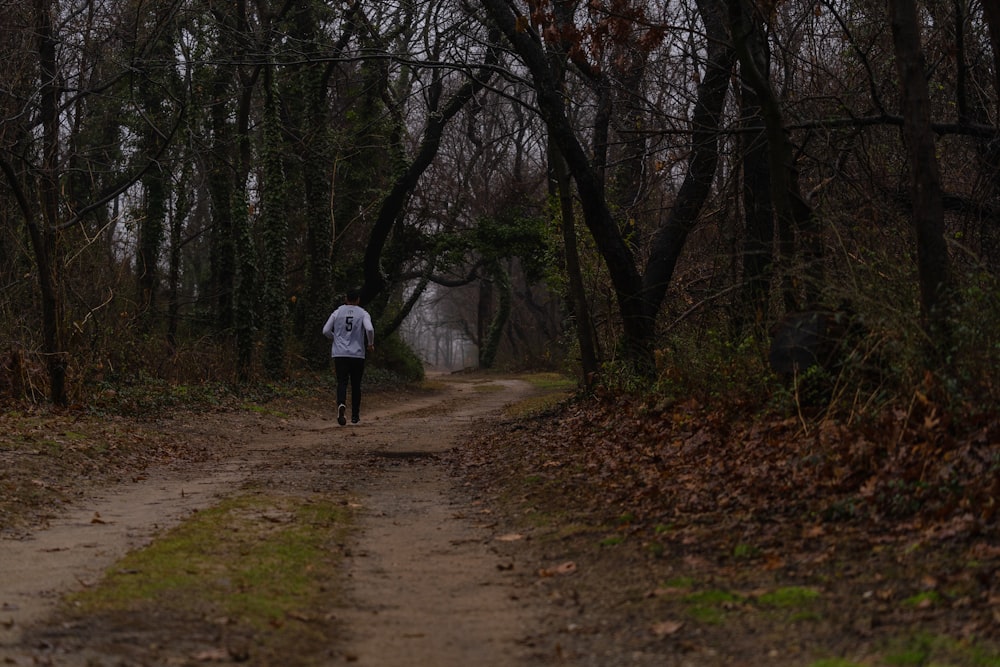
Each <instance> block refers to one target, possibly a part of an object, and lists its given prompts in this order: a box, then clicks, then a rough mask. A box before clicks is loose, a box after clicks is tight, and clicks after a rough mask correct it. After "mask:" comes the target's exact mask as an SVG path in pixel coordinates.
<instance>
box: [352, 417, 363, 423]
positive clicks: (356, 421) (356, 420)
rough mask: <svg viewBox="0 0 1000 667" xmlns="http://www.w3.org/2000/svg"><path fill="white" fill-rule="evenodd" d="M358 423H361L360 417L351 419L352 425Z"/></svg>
mask: <svg viewBox="0 0 1000 667" xmlns="http://www.w3.org/2000/svg"><path fill="white" fill-rule="evenodd" d="M359 421H361V417H351V423H352V424H357V423H358V422H359Z"/></svg>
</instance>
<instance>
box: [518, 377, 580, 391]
mask: <svg viewBox="0 0 1000 667" xmlns="http://www.w3.org/2000/svg"><path fill="white" fill-rule="evenodd" d="M518 379H519V380H524V381H525V382H527V383H529V384H530V385H531V386H533V387H535V388H536V389H542V390H544V391H569V392H572V391H576V387H577V384H576V380H574V379H573V378H571V377H568V376H566V375H563V374H561V373H528V374H525V375H519V376H518Z"/></svg>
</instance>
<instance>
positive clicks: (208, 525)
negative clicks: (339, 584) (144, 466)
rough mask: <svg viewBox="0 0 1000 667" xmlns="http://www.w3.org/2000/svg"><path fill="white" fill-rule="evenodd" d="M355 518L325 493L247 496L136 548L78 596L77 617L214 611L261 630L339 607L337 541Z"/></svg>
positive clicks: (74, 608) (74, 606)
mask: <svg viewBox="0 0 1000 667" xmlns="http://www.w3.org/2000/svg"><path fill="white" fill-rule="evenodd" d="M347 526H348V516H347V514H346V510H345V509H344V507H343V505H341V504H340V503H339V502H336V501H334V500H333V499H330V498H325V497H310V498H300V497H294V498H293V497H285V496H268V495H245V496H239V497H236V498H231V499H229V500H226V501H224V502H223V503H221V504H219V505H218V506H216V507H213V508H211V509H208V510H205V511H203V512H200V513H198V514H197V515H195V516H194V517H193V518H192V519H191V520H189V521H187V522H185V523H183V524H182V525H180V526H178V527H177V528H175V529H173V530H172V531H170V532H168V533H167V534H165V535H163V536H162V537H161V538H160V539H157V540H156V541H155V542H153V544H151V545H150V546H149V547H147V548H145V549H142V550H140V551H135V552H132V553H130V554H128V555H127V556H126V557H125V558H123V559H122V560H121V561H120V562H118V563H116V564H115V565H114V567H112V568H111V569H110V570H109V571H108V572H107V573H106V575H105V577H104V579H103V581H102V582H101V583H100V584H99V585H98V586H95V587H93V588H91V589H88V590H86V591H83V592H81V593H79V594H76V595H74V596H72V597H71V598H70V599H69V600H68V602H69V603H70V606H69V608H70V609H71V610H72V613H75V614H80V615H83V616H89V615H92V614H96V613H101V612H109V613H113V612H134V611H141V610H142V609H144V608H146V607H147V606H150V605H152V606H155V607H156V608H157V609H159V610H162V609H169V610H170V611H171V612H173V613H175V614H180V615H190V614H197V615H202V614H206V613H208V614H213V615H219V616H225V617H228V618H232V619H236V620H237V621H238V622H240V623H241V624H245V625H247V626H250V627H252V628H254V629H255V630H257V631H266V630H267V629H268V628H273V627H275V624H280V623H281V622H283V621H284V619H285V618H286V617H287V616H288V615H289V614H292V613H293V612H296V613H305V612H303V610H310V609H314V608H316V607H321V606H323V605H326V604H328V603H329V591H328V590H327V589H328V587H329V583H330V582H331V581H334V580H335V578H336V574H337V565H338V562H339V557H338V555H337V554H338V551H337V550H336V549H335V548H334V546H335V543H336V542H337V541H339V540H342V539H343V536H344V534H345V532H346V529H347Z"/></svg>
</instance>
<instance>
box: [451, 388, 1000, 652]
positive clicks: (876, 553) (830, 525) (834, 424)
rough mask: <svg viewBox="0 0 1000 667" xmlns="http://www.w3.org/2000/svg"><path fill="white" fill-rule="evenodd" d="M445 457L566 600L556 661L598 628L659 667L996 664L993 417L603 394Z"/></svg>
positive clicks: (929, 406)
mask: <svg viewBox="0 0 1000 667" xmlns="http://www.w3.org/2000/svg"><path fill="white" fill-rule="evenodd" d="M457 465H458V466H459V468H460V470H461V473H462V474H463V475H466V476H468V477H469V478H470V479H471V480H472V482H471V483H472V485H473V487H474V488H476V489H477V491H478V492H479V493H480V494H481V498H482V500H483V502H484V503H485V504H486V505H487V506H489V507H490V508H492V510H493V511H495V512H496V514H497V516H498V517H499V518H498V520H499V521H500V522H501V523H502V524H503V529H504V530H507V531H509V532H510V533H512V534H515V535H523V536H525V537H527V538H530V542H531V543H532V544H533V545H534V547H533V548H534V549H535V554H536V557H537V559H538V571H537V573H538V576H539V581H540V582H541V583H542V584H543V585H544V586H547V587H548V588H547V590H548V591H549V594H550V596H551V597H552V599H553V600H557V601H558V602H559V604H569V606H572V607H576V608H577V612H578V614H579V618H577V617H573V616H571V618H573V619H574V620H572V621H568V622H567V625H566V628H567V630H566V636H565V642H566V646H565V647H564V650H566V651H567V652H568V653H571V654H572V653H573V652H574V651H575V652H576V655H578V656H580V655H589V654H593V653H594V651H595V650H598V648H597V647H598V646H599V644H600V641H604V642H606V641H607V640H608V635H609V634H611V635H612V636H614V637H615V641H617V642H619V643H624V645H625V647H626V648H627V649H628V650H631V651H633V652H634V653H635V654H636V655H644V654H645V655H655V654H660V655H670V656H687V657H686V658H684V659H681V658H676V657H675V658H673V659H674V660H675V662H670V661H668V662H667V663H663V664H691V665H701V664H712V665H714V664H747V665H756V664H782V665H786V664H787V665H816V666H819V665H824V666H827V667H830V666H835V665H839V666H841V667H849V666H851V665H882V664H891V665H929V664H933V665H979V666H982V665H1000V641H998V640H1000V530H998V523H997V512H996V510H997V498H998V496H1000V415H997V414H996V411H995V410H982V411H979V413H978V417H977V418H976V419H974V420H973V419H970V420H966V421H963V422H962V423H960V424H959V423H956V422H955V421H953V420H948V419H946V418H944V417H943V416H942V412H940V411H939V409H938V408H937V407H936V406H935V405H934V404H933V403H932V402H931V400H930V399H928V398H927V396H926V395H925V394H923V393H921V392H917V394H915V398H914V400H913V401H912V402H911V404H910V405H909V406H908V407H907V408H899V409H893V408H891V407H887V408H885V409H884V410H883V411H880V412H879V413H878V414H873V415H871V416H869V417H867V418H865V419H851V420H847V419H837V418H836V417H835V416H834V415H833V413H830V414H828V415H826V417H824V418H818V417H817V416H816V414H812V415H808V416H806V415H803V414H802V413H801V412H800V413H798V414H796V412H795V411H794V410H792V411H790V412H788V411H785V412H780V411H775V410H767V409H761V407H760V405H759V404H750V403H747V402H743V403H740V402H739V401H725V400H722V399H718V400H712V399H702V400H699V399H693V398H690V399H687V400H679V401H667V400H663V399H662V397H660V398H658V397H656V396H655V395H648V394H647V395H641V394H632V395H622V394H618V393H617V392H615V393H602V392H600V391H598V392H597V393H596V394H594V395H588V396H586V397H577V398H576V399H574V400H572V401H570V402H568V403H566V404H564V405H562V406H561V407H559V408H558V409H556V410H554V411H551V412H548V413H546V414H535V415H527V416H524V415H521V416H514V417H512V418H510V419H509V420H507V421H506V422H505V423H504V425H503V426H502V427H500V428H498V427H496V426H495V425H491V427H490V428H489V429H488V430H484V431H483V432H481V433H479V435H478V437H477V438H476V439H475V441H474V442H473V444H472V445H471V446H470V447H469V448H468V449H465V450H463V451H462V452H461V453H460V455H459V458H458V460H457ZM556 563H557V564H556ZM598 610H600V612H598ZM593 614H603V615H604V617H605V623H606V622H608V621H607V619H608V618H612V619H615V620H614V621H611V627H610V628H609V627H607V626H599V624H597V623H596V621H595V622H594V623H591V624H590V625H588V623H587V621H586V620H584V619H586V618H588V616H590V615H593ZM599 628H600V629H599ZM596 637H602V639H601V640H600V641H599V640H597V639H596ZM574 647H575V648H574Z"/></svg>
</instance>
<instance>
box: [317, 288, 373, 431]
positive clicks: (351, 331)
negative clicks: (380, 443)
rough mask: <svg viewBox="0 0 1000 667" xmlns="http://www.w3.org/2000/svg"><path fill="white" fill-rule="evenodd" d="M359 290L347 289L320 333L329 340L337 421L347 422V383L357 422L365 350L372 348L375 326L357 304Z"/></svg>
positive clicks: (359, 414)
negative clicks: (335, 376)
mask: <svg viewBox="0 0 1000 667" xmlns="http://www.w3.org/2000/svg"><path fill="white" fill-rule="evenodd" d="M360 303H361V292H360V290H356V289H351V290H348V292H347V300H346V302H345V303H344V305H342V306H340V307H338V308H337V309H336V310H334V311H333V312H332V313H331V314H330V317H329V319H327V321H326V324H325V325H324V326H323V335H324V336H326V337H327V338H329V339H330V340H332V341H333V349H332V350H331V352H330V355H331V356H332V357H333V368H334V371H335V372H336V373H337V423H338V424H340V425H341V426H344V425H345V424H347V383H348V381H350V383H351V423H353V424H357V423H358V422H359V421H361V376H362V375H364V372H365V356H366V352H373V351H374V350H375V327H373V326H372V318H371V316H370V315H369V314H368V311H366V310H365V309H364V308H362V307H361V305H360Z"/></svg>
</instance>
